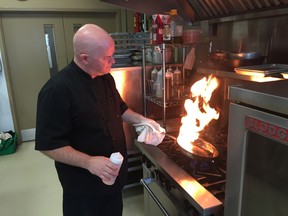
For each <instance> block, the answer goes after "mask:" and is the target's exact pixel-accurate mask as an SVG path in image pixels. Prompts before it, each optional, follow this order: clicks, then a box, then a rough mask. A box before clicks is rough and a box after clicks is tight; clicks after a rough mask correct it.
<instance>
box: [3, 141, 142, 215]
mask: <svg viewBox="0 0 288 216" xmlns="http://www.w3.org/2000/svg"><path fill="white" fill-rule="evenodd" d="M123 197H124V210H123V216H144V205H143V189H142V187H141V186H135V187H130V188H126V189H124V191H123ZM61 205H62V189H61V185H60V183H59V181H58V178H57V174H56V170H55V168H54V162H53V160H51V159H49V158H48V157H46V156H44V155H43V154H41V153H40V152H37V151H35V150H34V141H31V142H24V143H22V144H21V145H20V146H19V147H18V148H17V151H16V153H14V154H10V155H3V156H0V215H1V216H61V215H62V206H61Z"/></svg>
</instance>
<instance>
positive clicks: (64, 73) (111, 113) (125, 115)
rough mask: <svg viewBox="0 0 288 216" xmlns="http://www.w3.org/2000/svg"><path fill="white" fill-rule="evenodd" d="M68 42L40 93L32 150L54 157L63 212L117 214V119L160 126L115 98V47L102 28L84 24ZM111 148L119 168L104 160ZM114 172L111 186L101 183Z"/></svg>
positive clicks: (120, 141)
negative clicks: (62, 62) (65, 59)
mask: <svg viewBox="0 0 288 216" xmlns="http://www.w3.org/2000/svg"><path fill="white" fill-rule="evenodd" d="M73 46H74V58H73V61H72V62H71V63H70V64H69V65H67V66H66V67H65V68H64V69H62V70H61V71H60V72H59V73H57V74H56V75H54V76H53V77H51V79H50V80H48V82H47V83H46V84H45V85H44V86H43V88H42V89H41V91H40V93H39V96H38V104H37V122H36V147H35V149H36V150H40V151H41V152H43V153H44V154H45V155H47V156H49V157H50V158H52V159H54V160H55V166H56V170H57V173H58V177H59V180H60V182H61V185H62V188H63V214H64V215H65V216H86V215H87V216H88V215H89V216H98V215H99V216H104V215H105V216H107V215H108V216H109V215H111V216H112V215H113V216H117V215H122V208H123V204H122V189H123V186H124V184H125V178H126V173H127V150H126V144H125V135H124V131H123V125H122V120H123V121H125V122H128V123H131V124H134V123H141V122H150V123H152V124H154V125H156V128H157V126H159V125H158V124H157V123H156V122H155V121H153V120H151V119H148V118H145V117H144V116H142V115H140V114H138V113H135V112H134V111H132V110H131V109H129V108H128V107H127V105H126V104H125V102H124V101H123V100H122V98H121V97H120V95H119V93H118V91H117V89H116V86H115V82H114V79H113V77H112V76H111V74H110V73H109V71H110V69H111V66H112V65H113V64H114V63H115V60H114V58H113V53H114V51H115V48H114V41H113V39H112V38H111V37H110V35H109V34H108V33H107V32H106V31H104V30H103V29H102V28H100V27H99V26H96V25H93V24H86V25H84V26H83V27H81V28H80V29H79V30H78V31H77V32H76V33H75V35H74V38H73ZM113 152H120V153H121V154H122V155H123V157H124V161H123V164H122V166H121V169H120V171H119V173H118V171H117V170H118V169H117V166H116V165H114V164H113V163H112V162H111V161H110V159H109V156H110V155H111V153H113ZM118 174H119V175H118ZM117 175H118V176H117ZM116 176H117V178H116V181H115V183H114V184H113V185H111V186H109V185H105V184H104V183H103V182H102V180H104V181H105V180H109V179H111V178H114V177H116Z"/></svg>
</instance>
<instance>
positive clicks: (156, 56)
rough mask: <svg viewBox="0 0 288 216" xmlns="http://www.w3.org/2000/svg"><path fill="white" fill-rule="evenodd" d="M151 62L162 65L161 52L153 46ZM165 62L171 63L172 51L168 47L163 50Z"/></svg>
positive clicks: (157, 47)
mask: <svg viewBox="0 0 288 216" xmlns="http://www.w3.org/2000/svg"><path fill="white" fill-rule="evenodd" d="M152 62H153V63H155V64H162V51H161V49H160V47H159V46H155V48H154V50H153V51H152ZM165 62H166V63H171V62H172V49H171V48H169V47H166V49H165Z"/></svg>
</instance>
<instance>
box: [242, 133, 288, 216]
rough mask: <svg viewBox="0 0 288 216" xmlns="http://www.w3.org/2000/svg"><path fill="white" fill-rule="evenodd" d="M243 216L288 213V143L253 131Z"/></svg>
mask: <svg viewBox="0 0 288 216" xmlns="http://www.w3.org/2000/svg"><path fill="white" fill-rule="evenodd" d="M247 141H248V143H247V158H246V167H245V176H244V185H243V200H242V202H243V206H242V213H241V215H242V216H255V215H261V216H271V215H277V216H284V215H288V208H287V203H288V184H287V182H288V169H287V167H288V146H287V145H285V144H283V143H280V142H276V141H274V140H271V139H268V138H267V137H264V136H261V135H259V134H256V133H253V132H249V136H248V140H247Z"/></svg>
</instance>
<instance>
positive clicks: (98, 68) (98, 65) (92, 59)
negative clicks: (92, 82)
mask: <svg viewBox="0 0 288 216" xmlns="http://www.w3.org/2000/svg"><path fill="white" fill-rule="evenodd" d="M114 51H115V48H114V43H113V44H111V46H109V47H108V48H107V49H105V50H104V49H103V50H102V51H100V52H97V53H92V54H90V55H88V59H87V65H86V66H87V69H88V70H89V73H90V74H91V75H92V76H93V75H96V76H101V75H104V74H107V73H109V72H110V70H111V67H112V65H113V64H114V63H115V59H114V58H113V53H114Z"/></svg>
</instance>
